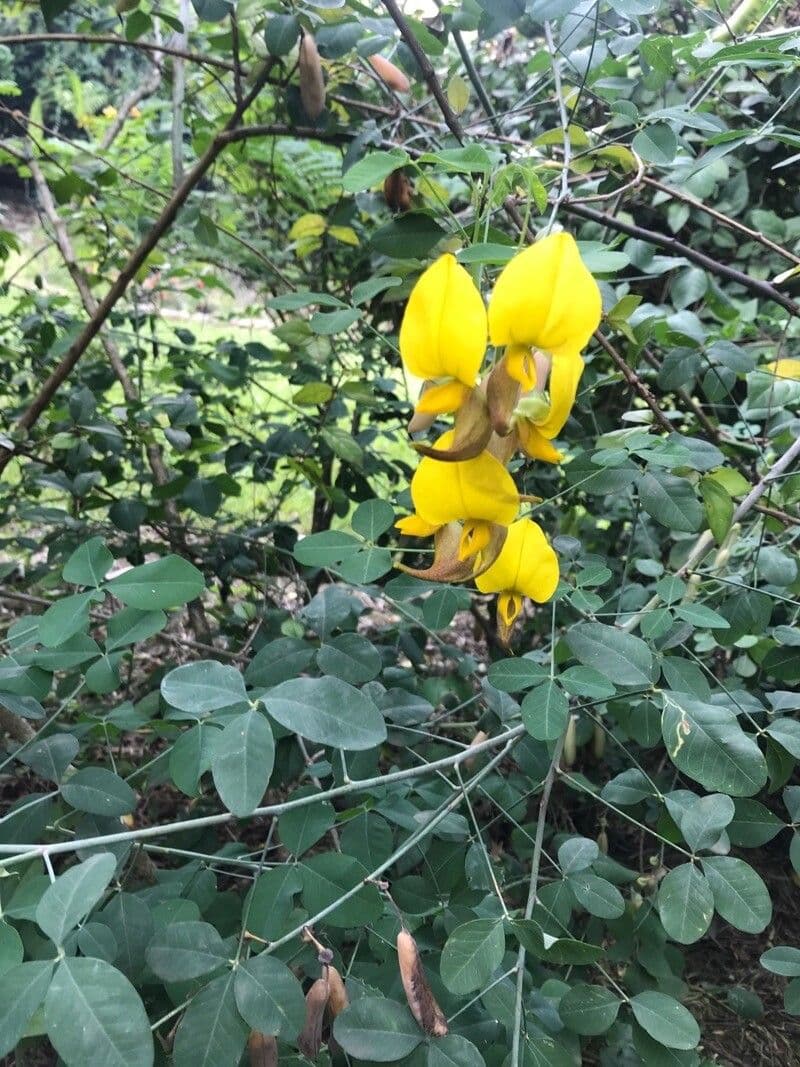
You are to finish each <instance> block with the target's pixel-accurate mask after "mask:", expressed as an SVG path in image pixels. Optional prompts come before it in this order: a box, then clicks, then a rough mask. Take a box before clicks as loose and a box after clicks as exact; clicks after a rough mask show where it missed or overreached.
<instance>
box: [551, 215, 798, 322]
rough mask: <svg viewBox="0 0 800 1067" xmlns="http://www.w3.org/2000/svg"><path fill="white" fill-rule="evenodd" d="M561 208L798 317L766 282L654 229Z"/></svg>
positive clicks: (794, 306)
mask: <svg viewBox="0 0 800 1067" xmlns="http://www.w3.org/2000/svg"><path fill="white" fill-rule="evenodd" d="M562 207H563V209H564V211H567V212H569V214H571V215H577V216H579V217H580V218H583V219H589V220H590V221H591V222H597V223H599V224H600V225H601V226H608V228H609V229H611V230H616V231H617V233H625V234H627V235H628V236H629V237H637V238H639V240H641V241H645V242H647V244H651V245H655V246H656V247H657V248H664V249H666V250H667V251H668V252H672V253H673V254H674V255H678V256H684V257H685V258H686V259H688V260H689V262H690V263H696V264H697V266H698V267H703V268H705V270H707V271H710V272H711V273H712V274H716V275H717V276H718V277H720V278H726V279H727V280H728V281H731V282H736V283H737V284H738V285H741V286H744V288H745V289H749V290H750V292H752V293H756V294H757V295H758V296H760V297H763V298H764V299H766V300H772V301H773V302H774V303H776V304H779V305H780V306H781V307H782V308H784V309H785V310H786V311H788V312H789V314H790V315H793V316H794V317H795V318H800V306H798V305H797V304H796V303H795V302H794V300H792V299H790V298H789V297H788V296H784V294H783V293H780V292H778V290H777V289H775V288H774V286H772V285H770V284H769V282H764V281H761V280H760V279H759V278H752V277H751V276H750V275H749V274H744V273H743V272H742V271H740V270H737V269H736V268H735V267H730V266H728V264H727V263H720V262H719V261H718V260H716V259H712V258H711V256H708V255H706V254H705V252H698V251H697V250H696V249H694V248H690V247H689V245H685V244H683V242H681V241H678V240H677V239H676V238H675V237H670V236H668V235H667V234H665V233H658V232H657V231H656V230H648V229H645V228H644V227H643V226H637V225H636V224H635V223H632V222H624V221H623V220H622V219H619V218H617V217H616V216H615V215H607V214H604V213H603V212H601V211H595V210H594V209H593V208H590V207H586V206H585V205H583V204H576V203H571V202H570V201H566V202H565V203H564V204H562Z"/></svg>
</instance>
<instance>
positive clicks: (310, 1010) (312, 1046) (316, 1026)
mask: <svg viewBox="0 0 800 1067" xmlns="http://www.w3.org/2000/svg"><path fill="white" fill-rule="evenodd" d="M327 970H328V968H327V967H326V968H325V970H324V971H323V974H322V977H321V978H318V979H317V980H316V982H314V983H313V985H312V986H311V988H310V989H309V991H308V992H307V993H306V1021H305V1023H304V1025H303V1029H302V1030H301V1031H300V1033H299V1035H298V1038H297V1047H298V1048H299V1049H300V1051H301V1052H302V1053H303V1055H304V1056H308V1057H309V1059H312V1060H313V1059H316V1058H317V1056H318V1055H319V1050H320V1047H321V1046H322V1022H323V1019H324V1017H325V1008H326V1007H327V1004H328V994H329V991H330V986H329V983H328V975H327Z"/></svg>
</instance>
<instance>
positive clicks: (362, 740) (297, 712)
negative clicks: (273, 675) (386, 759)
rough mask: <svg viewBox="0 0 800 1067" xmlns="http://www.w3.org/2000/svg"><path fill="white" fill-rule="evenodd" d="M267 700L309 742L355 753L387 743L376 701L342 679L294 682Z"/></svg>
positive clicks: (276, 714) (272, 710) (280, 687)
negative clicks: (374, 702) (373, 701)
mask: <svg viewBox="0 0 800 1067" xmlns="http://www.w3.org/2000/svg"><path fill="white" fill-rule="evenodd" d="M263 700H264V703H265V705H266V708H267V711H268V712H269V713H270V715H271V716H272V717H273V718H274V719H277V721H278V722H279V723H280V724H281V725H282V726H285V727H286V728H287V729H289V730H292V731H293V732H294V733H298V734H301V735H302V736H303V737H306V738H308V740H309V741H316V742H318V743H319V744H323V745H332V746H333V747H334V748H343V749H345V750H347V751H350V752H355V751H359V750H361V749H367V748H374V747H375V745H379V744H381V743H382V742H383V741H385V740H386V724H385V722H384V721H383V716H382V715H381V713H380V712H379V711H378V709H377V708H376V707H375V705H374V704H373V703H372V701H371V700H369V699H368V698H367V697H366V696H364V694H363V693H360V692H359V691H358V690H357V689H354V688H353V686H352V685H348V684H347V682H343V681H341V680H340V679H338V678H330V677H326V678H293V679H291V680H290V681H288V682H282V683H281V685H278V686H276V687H275V688H274V689H273V690H271V692H269V693H268V694H267V696H266V697H264V698H263Z"/></svg>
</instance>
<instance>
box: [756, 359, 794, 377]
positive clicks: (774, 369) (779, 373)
mask: <svg viewBox="0 0 800 1067" xmlns="http://www.w3.org/2000/svg"><path fill="white" fill-rule="evenodd" d="M761 370H765V371H767V372H768V373H769V374H774V375H775V377H776V378H794V380H795V381H796V382H800V359H776V360H775V362H774V363H767V364H766V365H765V366H764V367H761Z"/></svg>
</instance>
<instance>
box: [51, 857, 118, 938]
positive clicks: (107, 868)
mask: <svg viewBox="0 0 800 1067" xmlns="http://www.w3.org/2000/svg"><path fill="white" fill-rule="evenodd" d="M116 867H117V860H116V857H115V856H112V855H111V853H110V852H102V853H100V854H98V855H95V856H91V857H90V858H89V859H88V860H84V861H83V863H79V864H77V865H76V866H75V867H71V868H70V869H69V870H68V871H67V872H66V873H65V874H61V875H59V876H58V877H57V878H56V880H55V881H54V882H53V883H52V885H51V886H50V887H49V888H48V889H47V890H45V892H44V894H43V895H42V898H41V900H40V901H39V903H38V904H37V906H36V921H37V923H38V924H39V926H40V927H41V929H42V930H44V932H45V933H46V934H47V936H48V937H49V938H50V940H51V941H52V942H53V943H54V944H55V945H62V944H63V943H64V935H65V934H68V933H69V931H70V930H72V929H73V928H74V927H76V926H77V925H78V923H79V922H80V921H81V919H85V918H86V916H87V915H88V914H89V912H90V911H91V910H92V908H93V907H94V906H95V904H97V902H98V901H99V900H100V898H101V897H102V895H103V893H104V892H105V891H106V887H107V886H108V883H109V882H110V881H111V879H112V878H113V877H114V871H115V870H116Z"/></svg>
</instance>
